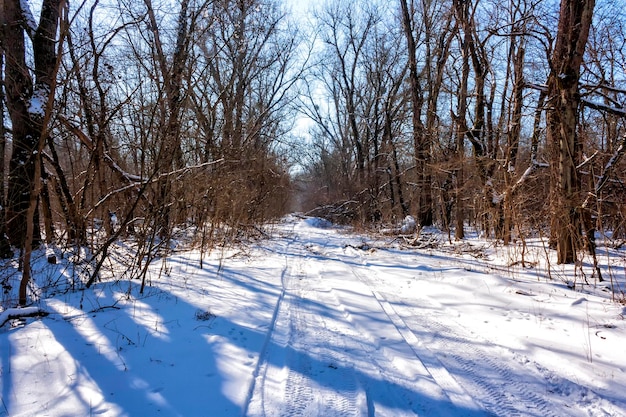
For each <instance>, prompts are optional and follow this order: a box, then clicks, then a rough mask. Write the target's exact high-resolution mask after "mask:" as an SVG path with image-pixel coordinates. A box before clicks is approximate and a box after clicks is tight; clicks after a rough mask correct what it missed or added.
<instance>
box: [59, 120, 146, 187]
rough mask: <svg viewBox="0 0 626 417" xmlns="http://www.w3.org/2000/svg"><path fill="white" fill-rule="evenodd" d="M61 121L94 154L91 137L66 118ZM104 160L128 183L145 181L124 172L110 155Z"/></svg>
mask: <svg viewBox="0 0 626 417" xmlns="http://www.w3.org/2000/svg"><path fill="white" fill-rule="evenodd" d="M59 120H60V121H61V123H63V124H64V125H65V127H67V128H68V129H69V130H70V131H71V132H72V133H73V134H75V135H76V137H77V138H78V139H79V140H80V141H81V142H82V144H83V145H85V146H86V147H87V149H89V151H90V152H93V150H94V144H93V140H92V139H91V138H90V137H89V135H87V134H86V133H85V132H83V131H82V130H80V128H78V127H77V126H74V125H73V124H72V123H71V122H70V121H69V120H68V119H67V118H65V117H64V116H59ZM104 160H105V162H106V163H107V164H108V165H109V167H110V168H111V169H112V170H113V171H115V172H116V173H118V174H119V175H120V177H122V178H123V179H124V180H126V181H127V182H129V183H140V182H142V181H143V178H142V177H141V176H139V175H135V174H131V173H128V172H126V171H124V170H123V169H122V168H121V167H120V166H119V165H118V164H117V162H115V161H114V160H113V158H111V156H110V155H109V154H108V153H106V152H105V153H104Z"/></svg>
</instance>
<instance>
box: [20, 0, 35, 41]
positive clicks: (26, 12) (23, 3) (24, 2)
mask: <svg viewBox="0 0 626 417" xmlns="http://www.w3.org/2000/svg"><path fill="white" fill-rule="evenodd" d="M20 8H21V10H22V16H23V18H24V22H25V23H26V29H27V31H28V36H30V37H31V38H32V37H33V36H35V32H37V21H36V20H35V17H34V16H33V13H32V12H31V10H30V6H29V5H28V0H20Z"/></svg>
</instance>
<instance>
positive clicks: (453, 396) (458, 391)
mask: <svg viewBox="0 0 626 417" xmlns="http://www.w3.org/2000/svg"><path fill="white" fill-rule="evenodd" d="M350 269H351V270H352V274H353V275H354V276H355V277H356V278H357V279H358V280H359V281H361V282H362V283H363V284H365V285H366V286H367V287H368V288H369V289H370V291H371V292H372V294H373V296H374V298H375V299H376V301H377V302H378V303H379V304H380V307H381V308H382V310H383V311H384V313H385V315H386V316H387V317H388V318H389V322H390V323H391V324H393V326H394V327H395V328H396V329H397V330H398V332H399V333H400V335H401V336H402V338H403V339H404V341H405V342H406V343H407V344H408V345H409V347H410V348H411V350H412V351H413V353H414V354H415V356H416V357H417V358H418V359H419V360H420V361H421V362H422V364H423V365H424V367H425V368H426V370H427V371H428V372H429V373H430V375H431V376H432V377H433V379H434V380H435V382H436V383H437V384H438V385H439V386H440V387H441V389H442V390H443V392H444V393H445V394H446V395H447V396H448V398H449V399H450V401H451V402H452V403H453V404H454V405H455V406H456V407H458V408H459V409H467V410H478V409H479V408H480V407H478V405H477V404H476V403H475V402H474V400H473V399H472V397H470V396H469V394H468V393H467V392H466V391H465V390H464V389H463V387H461V385H459V383H458V382H457V381H456V380H455V379H454V378H453V377H452V375H450V373H449V372H448V370H447V369H446V368H445V367H444V366H443V365H442V364H441V362H440V361H439V360H438V359H437V358H436V356H435V355H434V354H433V353H432V352H431V351H430V350H429V349H428V348H427V347H425V346H424V345H423V344H422V343H421V342H420V340H419V339H418V338H417V336H416V335H415V333H413V331H412V330H411V329H410V328H409V326H408V325H407V324H406V322H405V321H404V320H403V319H402V317H400V315H398V313H396V311H395V309H394V308H393V306H392V305H391V303H389V301H387V299H385V297H383V296H382V295H381V294H380V293H379V292H378V291H376V290H375V289H374V285H372V283H371V282H370V280H369V278H367V276H366V275H365V274H362V273H361V272H359V271H358V270H357V268H356V267H350Z"/></svg>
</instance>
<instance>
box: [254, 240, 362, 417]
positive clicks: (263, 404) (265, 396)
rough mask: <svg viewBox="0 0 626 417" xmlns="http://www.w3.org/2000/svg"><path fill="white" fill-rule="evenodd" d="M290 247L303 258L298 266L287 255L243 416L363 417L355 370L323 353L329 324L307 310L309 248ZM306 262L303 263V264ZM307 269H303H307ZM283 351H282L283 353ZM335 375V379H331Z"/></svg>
mask: <svg viewBox="0 0 626 417" xmlns="http://www.w3.org/2000/svg"><path fill="white" fill-rule="evenodd" d="M296 240H297V239H294V240H293V241H292V242H291V244H289V245H288V249H289V251H291V253H292V254H293V255H295V256H296V257H297V256H300V258H299V259H300V261H299V262H297V265H293V264H292V263H291V262H292V261H291V260H290V259H291V257H290V255H289V253H290V252H287V251H286V252H285V253H287V254H288V255H287V256H286V266H285V269H284V270H283V273H282V277H281V281H282V291H281V294H280V296H279V299H278V300H277V303H276V306H275V310H274V315H273V317H272V319H271V324H270V328H269V330H268V333H267V335H266V341H265V344H264V347H263V349H262V352H261V354H260V355H259V359H258V363H257V369H256V370H255V373H254V378H253V383H252V384H251V387H250V388H249V395H248V399H247V401H246V404H245V406H244V410H243V415H244V416H259V417H263V416H276V415H281V416H283V415H284V416H297V417H306V416H321V415H328V416H333V417H361V416H364V415H365V406H364V405H363V404H364V402H365V401H364V397H365V395H364V394H363V393H362V390H361V389H360V387H359V386H358V384H357V383H356V377H355V375H354V370H353V369H351V368H350V367H347V366H346V365H345V363H342V361H341V360H340V359H341V358H335V357H333V355H331V354H328V353H327V352H324V351H323V349H320V347H322V346H325V344H326V342H327V341H328V338H329V335H328V334H327V333H328V328H327V326H326V323H324V321H323V320H322V319H321V318H320V317H319V316H318V315H317V314H314V313H312V312H311V311H310V307H309V306H307V305H306V303H307V302H308V301H309V300H307V299H306V298H305V294H306V291H305V290H304V289H303V288H301V287H302V285H301V283H302V282H306V281H307V276H308V275H307V273H306V268H305V264H306V262H308V258H307V255H306V248H300V247H299V246H298V247H295V245H293V242H295V241H296ZM302 259H304V261H303V260H302ZM303 263H304V264H303ZM279 347H282V351H281V349H279ZM331 373H333V374H334V375H333V376H329V374H331Z"/></svg>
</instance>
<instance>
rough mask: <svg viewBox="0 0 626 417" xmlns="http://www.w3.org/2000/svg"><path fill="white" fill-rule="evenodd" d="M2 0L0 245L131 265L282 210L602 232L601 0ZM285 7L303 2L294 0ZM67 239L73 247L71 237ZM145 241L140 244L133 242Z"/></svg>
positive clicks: (608, 29)
mask: <svg viewBox="0 0 626 417" xmlns="http://www.w3.org/2000/svg"><path fill="white" fill-rule="evenodd" d="M594 3H595V2H594V1H589V0H584V1H583V0H563V1H562V2H561V3H560V7H559V3H558V2H556V1H526V0H523V1H517V0H516V1H491V0H473V1H456V0H454V1H447V0H420V1H417V0H414V1H407V0H400V1H398V2H371V1H360V2H345V1H327V2H322V3H320V4H318V5H315V7H310V8H307V9H306V10H305V9H303V7H304V6H303V5H302V4H299V3H298V2H295V3H293V4H291V3H289V4H286V3H281V2H280V1H273V0H268V1H265V0H260V1H259V0H238V1H220V0H214V1H197V0H181V1H179V2H167V1H152V0H143V1H124V0H119V1H109V0H106V1H105V0H96V1H82V2H80V1H79V2H71V3H70V2H67V1H63V0H43V1H41V2H28V1H26V0H21V1H18V0H4V1H3V3H2V7H3V14H2V19H3V22H2V23H3V32H2V56H1V59H2V74H1V75H2V80H1V81H2V87H3V88H2V90H1V91H2V97H1V100H0V101H1V103H2V106H3V108H2V109H3V111H2V112H1V113H0V114H1V115H2V123H0V125H1V128H2V131H1V132H0V140H1V142H0V150H1V151H2V153H3V155H5V158H4V159H3V160H0V164H1V172H2V174H3V178H4V180H3V181H2V185H3V187H2V190H3V192H2V193H1V195H0V197H1V198H2V205H1V206H2V216H1V219H2V221H1V222H0V227H1V230H2V233H1V234H0V238H1V244H0V248H1V255H2V256H3V257H4V258H11V257H19V262H20V267H21V269H22V273H23V278H22V283H21V290H20V292H19V300H18V302H19V304H26V303H27V302H28V300H27V294H26V288H27V283H28V280H29V279H30V278H29V263H30V252H31V250H32V248H36V247H38V246H39V245H41V244H42V243H44V242H45V243H46V244H55V245H60V246H62V247H74V248H79V247H80V248H84V249H87V250H88V252H86V253H88V255H85V256H82V255H80V254H79V253H78V252H77V254H78V256H77V258H76V261H77V262H87V263H90V265H89V267H88V268H84V272H85V273H86V276H84V277H82V279H83V280H84V281H85V282H86V285H87V286H89V285H90V284H91V283H93V281H94V280H95V279H96V277H97V276H98V273H99V269H100V268H101V266H102V265H103V264H104V263H106V262H107V257H108V254H109V251H108V248H109V247H110V245H111V244H112V243H113V242H116V241H117V240H118V239H127V238H132V239H133V241H134V242H136V244H137V247H136V250H137V253H139V254H140V255H137V256H136V257H135V259H136V260H137V262H136V263H133V262H131V264H130V265H128V270H127V271H128V274H129V276H133V277H140V276H141V275H142V274H143V273H144V272H145V268H144V266H145V264H149V263H150V259H151V258H153V257H154V256H156V254H157V253H160V254H162V252H163V250H167V249H166V248H167V247H168V242H169V241H170V240H171V239H172V237H173V235H174V234H175V233H176V231H177V230H180V229H181V228H185V229H189V228H193V229H194V230H195V234H196V239H198V240H199V241H200V242H201V245H211V244H212V243H213V242H215V241H216V240H220V239H224V238H225V236H224V235H225V234H231V235H232V234H241V233H243V234H246V233H248V232H254V230H255V229H254V228H255V226H256V225H260V224H262V223H263V222H265V221H267V220H270V219H273V218H277V217H279V216H281V215H284V214H285V213H287V212H291V211H294V210H298V211H304V212H311V211H313V212H315V213H317V215H319V216H322V217H327V218H330V219H332V220H333V221H336V222H342V223H350V224H356V225H360V226H363V227H366V228H375V227H377V225H381V224H389V223H393V222H396V223H397V222H398V221H401V220H402V219H403V218H405V217H406V216H407V215H412V216H414V217H415V219H416V221H417V225H419V227H426V226H431V225H436V226H437V227H439V228H441V229H442V230H445V231H447V232H448V233H449V234H450V238H453V239H463V238H464V234H465V230H466V228H468V227H470V228H474V229H477V230H480V231H481V232H482V233H483V234H484V235H485V236H488V237H491V238H493V239H499V240H501V241H502V242H503V243H504V244H505V245H507V244H508V243H509V242H511V241H512V240H516V239H524V238H525V237H528V236H537V235H541V236H546V237H547V238H549V240H550V246H551V247H552V248H554V249H555V250H556V251H557V252H558V262H559V263H574V262H576V260H577V259H578V257H579V256H582V254H583V253H584V252H589V251H591V252H593V251H594V249H595V242H594V236H595V233H596V232H597V231H600V232H601V233H606V232H608V231H610V232H611V236H612V238H613V239H615V240H616V241H617V242H620V239H622V240H621V242H622V243H623V239H624V236H625V234H624V233H625V232H626V229H625V226H626V223H625V218H626V217H625V216H626V209H625V207H624V201H626V198H625V195H626V194H625V190H624V183H623V181H624V178H623V177H622V175H623V172H624V166H623V165H620V160H621V156H622V154H623V152H624V140H625V138H626V136H625V134H626V131H625V129H624V117H625V116H626V110H625V109H624V108H623V103H624V100H625V99H626V95H625V94H624V93H625V92H626V85H625V82H626V75H625V74H624V62H625V61H626V59H625V56H624V54H625V53H626V50H625V49H624V45H625V41H626V33H625V32H624V27H626V26H625V25H624V18H625V17H626V16H625V15H624V8H623V7H622V6H623V4H622V3H621V2H619V1H608V0H607V1H598V2H597V4H594ZM303 10H305V11H303ZM79 252H80V251H79ZM144 258H145V259H146V262H145V263H144V264H142V263H141V262H140V261H138V260H139V259H144Z"/></svg>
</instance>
